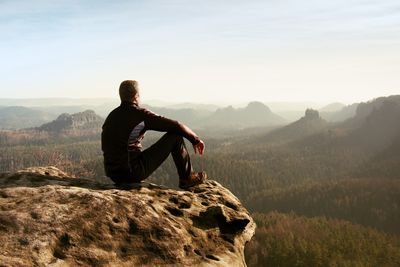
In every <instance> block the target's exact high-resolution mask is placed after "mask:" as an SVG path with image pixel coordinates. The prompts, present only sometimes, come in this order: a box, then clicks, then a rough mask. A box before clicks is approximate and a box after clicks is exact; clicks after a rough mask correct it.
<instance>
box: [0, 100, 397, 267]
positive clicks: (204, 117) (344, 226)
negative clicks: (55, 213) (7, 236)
mask: <svg viewBox="0 0 400 267" xmlns="http://www.w3.org/2000/svg"><path fill="white" fill-rule="evenodd" d="M53 104H54V103H53ZM116 105H118V103H116V102H115V103H114V102H112V103H110V102H105V103H91V104H80V105H72V104H69V105H59V106H55V105H50V104H49V103H48V104H46V103H42V105H37V106H34V105H33V106H29V105H27V106H21V105H13V103H11V104H10V103H3V102H1V101H0V128H1V130H0V172H15V171H18V170H21V169H24V168H27V167H32V166H56V167H57V168H59V169H60V170H63V171H65V172H66V173H69V174H72V175H74V176H75V177H85V178H89V179H91V180H95V181H98V182H100V183H104V184H111V183H112V181H111V180H110V179H109V178H107V177H106V176H105V174H104V167H103V155H102V151H101V146H100V134H101V127H102V124H103V123H104V118H105V116H106V115H107V114H108V112H109V111H110V110H111V109H112V108H114V107H115V106H116ZM146 107H148V108H149V109H150V110H152V111H154V112H156V113H157V114H160V115H163V116H166V117H168V118H172V119H176V120H179V121H181V122H183V123H185V124H187V125H188V126H190V127H191V128H192V129H194V130H195V131H196V133H198V134H199V135H200V136H202V138H203V140H204V141H205V144H206V149H205V155H204V156H203V157H200V156H198V155H195V154H194V153H193V149H192V148H191V147H190V146H191V145H190V142H188V141H186V146H187V147H188V148H189V150H190V153H191V156H192V163H193V165H194V169H195V170H199V171H201V170H205V171H206V172H207V173H208V176H209V178H210V179H212V180H215V181H217V182H219V183H221V184H222V185H223V186H225V187H226V188H228V189H229V190H231V191H232V193H233V194H234V195H236V196H237V197H238V198H239V199H240V201H242V203H243V204H244V206H245V207H246V208H247V209H248V210H249V211H250V212H251V215H252V217H253V218H254V220H255V221H256V224H257V229H256V234H255V236H254V237H253V239H252V240H251V241H250V242H249V243H248V244H247V246H246V250H245V256H246V262H247V265H248V266H400V227H399V226H400V96H399V95H393V96H389V97H380V98H376V99H372V100H370V101H368V102H363V103H354V104H352V105H342V104H340V103H334V104H332V105H328V106H326V107H323V108H321V109H319V110H317V109H311V108H304V109H302V110H296V111H294V110H290V109H284V108H281V109H280V110H278V111H274V108H271V107H269V106H268V105H267V104H263V103H261V102H250V103H248V104H247V105H246V106H244V107H232V106H228V107H220V106H216V105H200V104H190V103H186V104H179V105H178V104H177V105H175V106H172V105H171V106H167V107H165V106H164V107H158V106H155V105H154V106H153V105H151V104H149V105H146ZM162 134H163V133H160V132H148V133H147V134H146V138H145V139H144V145H145V147H144V148H147V147H149V146H150V145H151V144H153V143H154V142H155V141H156V140H158V139H159V138H160V136H162ZM148 181H149V182H151V183H154V184H161V185H164V186H167V187H170V188H175V189H177V188H178V176H177V173H176V169H175V166H174V162H173V160H172V158H171V157H169V158H168V160H167V161H166V162H165V163H164V164H163V165H162V166H161V168H159V169H157V170H156V171H155V172H154V173H153V174H152V175H151V177H150V178H149V179H148ZM1 224H2V222H1V221H0V227H1Z"/></svg>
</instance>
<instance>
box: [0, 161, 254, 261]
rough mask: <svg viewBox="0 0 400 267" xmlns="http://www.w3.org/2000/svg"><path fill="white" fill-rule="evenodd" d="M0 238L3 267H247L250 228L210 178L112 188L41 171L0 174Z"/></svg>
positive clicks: (232, 200)
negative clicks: (183, 186) (183, 185)
mask: <svg viewBox="0 0 400 267" xmlns="http://www.w3.org/2000/svg"><path fill="white" fill-rule="evenodd" d="M0 232H1V235H0V242H1V246H2V249H1V251H0V262H1V264H4V265H5V266H76V265H83V266H160V265H162V266H164V265H168V266H246V263H245V260H244V246H245V244H246V243H247V242H248V241H249V240H250V239H251V237H252V236H253V235H254V232H255V223H254V221H253V219H252V218H251V217H250V215H249V213H248V212H247V210H246V209H245V208H244V207H243V206H242V205H241V203H240V201H239V200H238V199H237V198H236V197H235V196H234V195H233V194H232V193H231V192H230V191H229V190H227V189H226V188H224V187H223V186H221V185H220V184H219V183H217V182H215V181H212V180H209V181H207V182H206V183H204V184H202V185H199V186H196V187H194V188H193V189H192V191H177V190H173V189H168V188H164V187H161V186H156V185H153V184H148V183H141V184H134V185H129V186H128V185H127V186H123V187H121V186H119V187H117V186H115V185H113V184H99V183H96V182H93V181H90V180H87V179H82V178H74V177H71V176H69V175H68V174H66V173H64V172H62V171H60V170H58V169H57V168H55V167H39V168H29V169H25V170H22V171H19V172H17V173H3V174H0Z"/></svg>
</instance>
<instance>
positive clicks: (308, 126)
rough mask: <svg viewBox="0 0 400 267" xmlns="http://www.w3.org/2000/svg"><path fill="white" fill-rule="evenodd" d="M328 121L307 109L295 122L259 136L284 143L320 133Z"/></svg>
mask: <svg viewBox="0 0 400 267" xmlns="http://www.w3.org/2000/svg"><path fill="white" fill-rule="evenodd" d="M328 126H329V124H328V122H327V121H325V120H324V119H322V118H321V117H320V116H319V113H318V111H316V110H313V109H307V110H306V112H305V116H304V117H302V118H301V119H299V120H298V121H296V122H293V123H291V124H289V125H286V126H283V127H282V128H278V129H276V130H274V131H271V132H270V133H268V134H267V135H265V136H263V137H261V140H262V141H264V142H271V143H286V142H289V141H293V140H297V139H301V138H304V137H306V136H310V135H313V134H317V133H320V132H322V131H324V130H327V129H328Z"/></svg>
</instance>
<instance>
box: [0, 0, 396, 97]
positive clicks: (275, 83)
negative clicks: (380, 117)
mask: <svg viewBox="0 0 400 267" xmlns="http://www.w3.org/2000/svg"><path fill="white" fill-rule="evenodd" d="M0 73H1V74H0V75H1V76H0V77H1V78H0V98H41V97H73V98H88V97H89V98H91V97H112V98H118V86H119V84H120V82H121V81H123V80H126V79H135V80H137V81H139V84H140V88H141V97H142V100H143V101H146V100H161V101H167V102H199V103H239V102H246V101H255V100H257V101H262V102H273V101H293V102H296V101H313V102H321V103H329V102H342V103H346V104H350V103H353V102H360V101H366V100H370V99H373V98H376V97H379V96H386V95H392V94H399V93H400V1H398V0H381V1H379V0H376V1H371V0H335V1H332V0H308V1H300V0H246V1H242V0H229V1H228V0H135V1H118V0H115V1H105V0H96V1H95V0H67V1H64V0H59V1H57V0H35V1H22V0H11V1H8V0H0Z"/></svg>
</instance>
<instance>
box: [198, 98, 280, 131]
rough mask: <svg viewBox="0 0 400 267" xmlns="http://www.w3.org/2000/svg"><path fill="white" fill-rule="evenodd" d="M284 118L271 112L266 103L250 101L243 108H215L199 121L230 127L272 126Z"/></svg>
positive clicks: (278, 123) (209, 125)
mask: <svg viewBox="0 0 400 267" xmlns="http://www.w3.org/2000/svg"><path fill="white" fill-rule="evenodd" d="M284 123H285V120H284V119H283V118H282V117H280V116H279V115H277V114H275V113H273V112H272V111H271V110H270V109H269V108H268V107H267V106H266V105H264V104H263V103H261V102H250V103H249V104H248V105H247V106H246V107H244V108H233V107H232V106H228V107H226V108H220V109H217V110H216V111H215V112H214V113H213V114H211V115H210V116H209V117H207V118H205V119H203V121H202V122H201V123H200V124H201V126H203V127H205V126H207V127H216V128H221V127H230V128H235V129H241V128H247V127H256V126H273V125H280V124H284Z"/></svg>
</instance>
